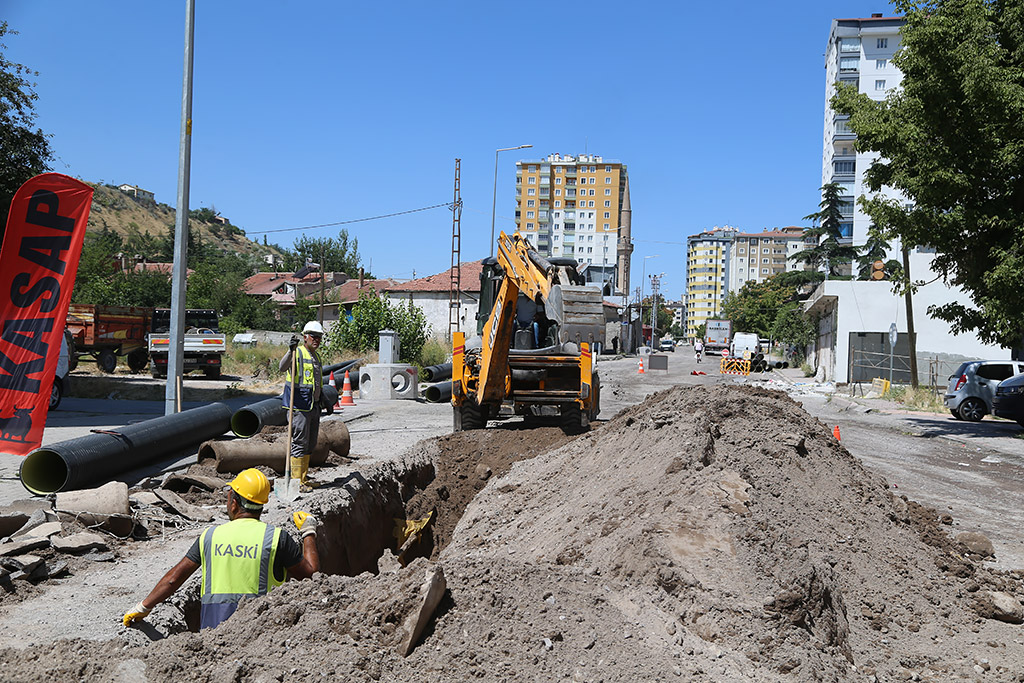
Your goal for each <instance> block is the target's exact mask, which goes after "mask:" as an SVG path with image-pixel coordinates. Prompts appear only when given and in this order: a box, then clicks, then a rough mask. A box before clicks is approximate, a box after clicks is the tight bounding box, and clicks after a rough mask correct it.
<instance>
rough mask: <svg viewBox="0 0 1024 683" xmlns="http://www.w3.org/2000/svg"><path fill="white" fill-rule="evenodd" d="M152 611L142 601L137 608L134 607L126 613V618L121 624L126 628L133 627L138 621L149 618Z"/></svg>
mask: <svg viewBox="0 0 1024 683" xmlns="http://www.w3.org/2000/svg"><path fill="white" fill-rule="evenodd" d="M151 611H152V610H150V609H148V608H147V607H146V606H145V605H143V604H142V601H141V600H140V601H139V604H137V605H135V607H132V608H131V609H130V610H128V611H127V612H125V613H124V618H122V619H121V623H122V624H124V625H125V626H131V625H132V624H134V623H135V622H136V621H142V620H143V619H145V618H146V617H147V616H149V613H150V612H151Z"/></svg>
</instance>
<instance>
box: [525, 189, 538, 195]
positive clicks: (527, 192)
mask: <svg viewBox="0 0 1024 683" xmlns="http://www.w3.org/2000/svg"><path fill="white" fill-rule="evenodd" d="M526 194H527V195H529V196H530V197H533V196H535V195H536V194H537V190H536V189H535V188H532V187H531V188H529V189H528V190H526Z"/></svg>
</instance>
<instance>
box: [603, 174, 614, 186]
mask: <svg viewBox="0 0 1024 683" xmlns="http://www.w3.org/2000/svg"><path fill="white" fill-rule="evenodd" d="M604 182H605V184H607V185H611V184H612V179H611V176H605V178H604Z"/></svg>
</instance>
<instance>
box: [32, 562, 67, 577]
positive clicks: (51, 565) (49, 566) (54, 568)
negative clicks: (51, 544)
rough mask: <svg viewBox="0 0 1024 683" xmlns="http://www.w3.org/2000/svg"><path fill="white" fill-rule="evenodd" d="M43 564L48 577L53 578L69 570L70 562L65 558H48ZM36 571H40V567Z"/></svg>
mask: <svg viewBox="0 0 1024 683" xmlns="http://www.w3.org/2000/svg"><path fill="white" fill-rule="evenodd" d="M43 565H44V566H45V567H46V578H49V579H52V578H55V577H57V576H60V575H61V574H63V573H64V572H66V571H67V570H68V563H67V562H65V561H64V560H57V561H56V562H55V561H53V560H48V561H47V562H44V563H43ZM36 571H39V570H38V569H37V570H36Z"/></svg>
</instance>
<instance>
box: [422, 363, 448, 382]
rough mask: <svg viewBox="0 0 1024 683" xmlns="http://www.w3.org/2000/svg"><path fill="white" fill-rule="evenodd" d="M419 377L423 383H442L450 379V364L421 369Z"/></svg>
mask: <svg viewBox="0 0 1024 683" xmlns="http://www.w3.org/2000/svg"><path fill="white" fill-rule="evenodd" d="M420 377H422V378H423V381H424V382H442V381H444V380H446V379H451V378H452V364H451V363H441V364H440V365H428V366H427V367H425V368H423V372H421V373H420Z"/></svg>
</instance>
